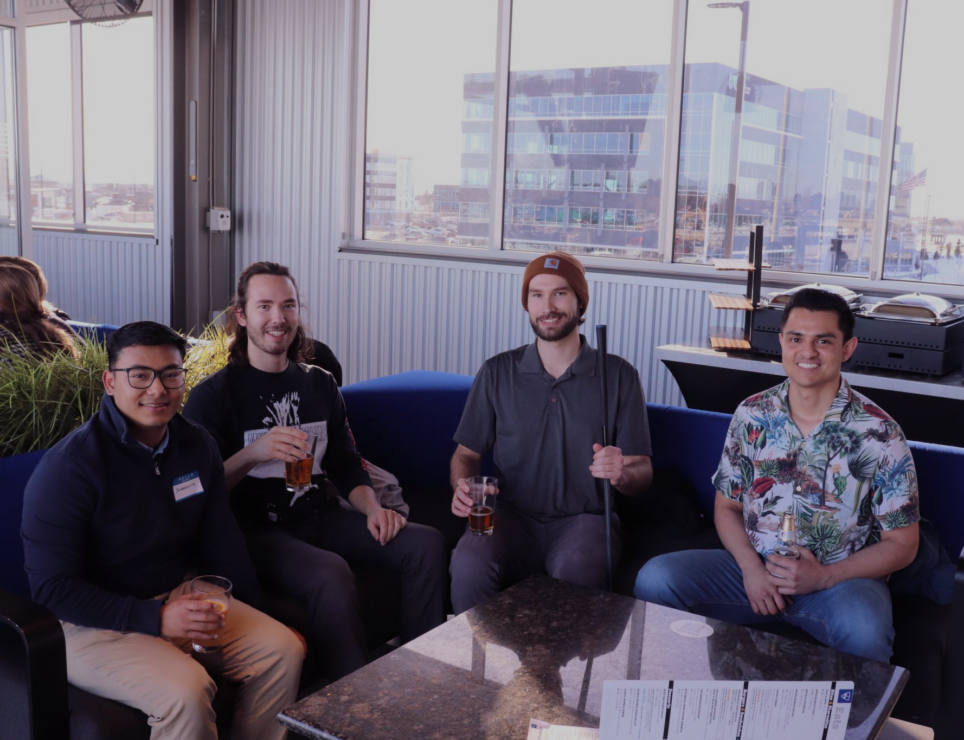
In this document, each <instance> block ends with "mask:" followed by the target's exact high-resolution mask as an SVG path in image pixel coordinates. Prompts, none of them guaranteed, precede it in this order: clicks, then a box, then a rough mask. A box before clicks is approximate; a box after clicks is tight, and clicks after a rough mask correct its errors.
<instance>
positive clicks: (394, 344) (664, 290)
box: [236, 0, 742, 404]
mask: <svg viewBox="0 0 964 740" xmlns="http://www.w3.org/2000/svg"><path fill="white" fill-rule="evenodd" d="M348 12H349V2H348V1H347V0H342V1H339V2H336V1H335V0H330V1H328V2H317V1H315V0H276V1H275V2H271V3H265V2H257V1H256V0H240V2H239V3H238V26H237V29H238V31H237V32H238V37H237V60H238V67H237V69H238V74H237V85H238V88H237V102H238V110H237V117H236V125H237V139H236V142H237V144H236V145H237V149H236V154H237V161H236V166H237V170H236V195H237V198H236V209H237V233H236V247H237V249H236V255H237V269H238V270H240V268H241V267H243V266H244V265H246V264H248V263H250V262H252V261H255V260H262V259H270V260H275V261H279V262H283V263H285V264H288V265H289V266H291V268H292V270H293V271H294V274H295V276H296V277H297V278H298V280H299V283H300V287H301V293H302V300H303V302H304V303H305V304H306V306H307V307H308V316H309V321H310V324H311V326H312V328H313V330H314V333H315V334H316V336H318V337H319V338H320V339H322V340H323V341H324V342H326V343H327V344H329V345H331V347H332V348H333V349H334V351H335V353H336V354H337V355H338V357H339V359H340V360H341V362H342V365H343V366H344V368H345V375H346V381H347V382H354V381H357V380H362V379H365V378H371V377H378V376H382V375H387V374H390V373H398V372H402V371H405V370H415V369H425V370H445V371H449V372H457V373H463V374H474V373H475V371H476V370H477V369H478V367H479V365H480V364H481V363H482V362H483V361H484V360H485V359H486V358H487V357H490V356H491V355H493V354H496V353H497V352H501V351H503V350H506V349H509V348H511V347H516V346H519V345H521V344H524V343H526V342H528V341H530V340H531V330H530V329H529V325H528V320H527V318H526V315H525V313H524V312H523V310H522V307H521V305H520V293H521V285H522V270H521V269H520V268H518V267H510V266H508V265H492V264H474V263H466V262H455V261H444V260H432V259H426V258H407V257H401V258H399V257H389V256H371V255H346V254H340V255H339V254H338V253H337V246H338V244H339V241H340V235H341V232H342V230H343V199H344V198H345V197H347V196H348V191H349V187H350V178H349V176H348V174H349V173H348V166H349V161H350V157H349V141H350V137H349V136H348V133H349V132H348V130H347V124H346V119H347V116H346V114H345V112H346V110H347V109H348V106H349V105H350V95H349V90H348V82H347V81H348V79H349V78H350V75H349V72H350V49H349V44H348V43H347V39H348V33H347V24H348V16H347V13H348ZM590 277H591V296H592V297H591V301H590V306H589V312H588V314H587V323H586V333H587V334H588V335H590V336H593V341H595V338H594V331H593V328H592V327H593V325H594V324H595V323H596V322H600V323H606V324H607V325H608V326H609V337H610V340H609V347H610V351H611V352H614V353H616V354H619V355H621V356H623V357H625V358H626V359H627V360H629V361H630V362H632V363H633V365H634V366H635V367H636V368H637V369H638V370H639V372H640V375H641V377H642V379H643V384H644V387H645V388H646V391H647V396H648V397H649V398H650V399H651V400H654V401H659V402H662V403H672V404H680V403H682V399H681V397H680V394H679V390H678V389H677V387H676V384H675V383H674V382H673V380H672V378H671V377H670V375H669V373H668V372H667V371H666V369H665V368H664V367H663V366H662V364H661V363H660V362H659V361H658V360H657V359H656V357H655V352H654V348H655V347H656V346H658V345H660V344H667V343H672V342H682V341H686V340H688V339H690V338H695V337H705V336H706V333H707V328H708V325H709V323H710V321H711V320H712V321H713V323H717V324H723V323H727V324H729V325H733V324H734V323H735V322H736V321H737V320H741V319H742V314H740V313H739V312H726V313H728V314H729V315H726V316H712V317H711V314H713V313H714V312H712V311H711V310H710V308H709V305H708V301H707V299H706V291H707V287H708V286H706V285H705V284H700V283H695V282H687V281H683V280H672V279H666V278H652V277H643V276H638V277H637V276H626V275H608V274H606V275H603V274H593V275H591V276H590ZM716 313H718V314H721V313H724V312H716Z"/></svg>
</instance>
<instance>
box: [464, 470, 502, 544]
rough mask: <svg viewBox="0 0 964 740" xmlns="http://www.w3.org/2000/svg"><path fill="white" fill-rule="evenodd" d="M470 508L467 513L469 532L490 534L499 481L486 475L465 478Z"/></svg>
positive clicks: (493, 522)
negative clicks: (470, 501)
mask: <svg viewBox="0 0 964 740" xmlns="http://www.w3.org/2000/svg"><path fill="white" fill-rule="evenodd" d="M466 482H467V483H468V484H469V495H470V496H471V497H472V508H471V510H470V511H469V531H470V532H471V533H472V534H479V535H482V534H492V528H493V526H494V525H495V498H496V495H497V493H498V490H499V481H498V480H497V479H496V478H492V477H491V476H487V475H476V476H473V477H471V478H467V479H466Z"/></svg>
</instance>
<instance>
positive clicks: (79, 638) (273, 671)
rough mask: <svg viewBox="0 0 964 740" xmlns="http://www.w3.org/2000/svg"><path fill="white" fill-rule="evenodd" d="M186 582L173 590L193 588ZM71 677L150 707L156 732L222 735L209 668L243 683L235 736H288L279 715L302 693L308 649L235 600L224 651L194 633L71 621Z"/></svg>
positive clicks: (179, 738)
mask: <svg viewBox="0 0 964 740" xmlns="http://www.w3.org/2000/svg"><path fill="white" fill-rule="evenodd" d="M189 589H190V583H189V582H188V583H183V584H181V585H180V586H179V587H178V588H176V589H175V590H174V591H172V592H171V594H170V596H168V597H166V598H174V597H177V596H180V595H182V594H184V593H186V592H187V591H188V590H189ZM62 624H63V628H64V637H65V638H66V642H67V680H68V681H70V683H71V684H73V685H74V686H77V687H79V688H81V689H84V690H85V691H89V692H90V693H92V694H96V695H97V696H103V697H106V698H108V699H113V700H115V701H119V702H121V703H123V704H128V705H130V706H132V707H136V708H137V709H139V710H141V711H142V712H144V713H145V714H146V715H147V721H148V724H150V726H151V740H159V739H160V738H171V739H172V740H187V739H188V738H190V739H191V740H195V739H197V740H209V739H210V740H215V739H216V738H217V736H218V733H217V729H216V727H215V723H214V710H213V709H212V708H211V701H212V700H213V699H214V693H215V684H214V681H213V680H212V679H211V677H210V676H209V675H208V672H209V671H210V672H211V673H215V674H219V675H222V676H224V677H226V678H228V679H230V680H232V681H235V682H237V683H239V684H241V686H240V688H239V691H238V698H237V701H236V702H235V707H234V717H233V719H232V723H231V728H232V729H231V734H232V737H234V738H237V739H238V740H263V739H277V740H282V739H283V738H284V737H285V728H284V727H283V726H282V725H280V724H278V723H277V722H276V721H275V715H277V714H278V712H280V711H281V710H282V709H284V708H285V707H286V706H289V705H291V704H292V703H294V701H295V697H296V694H297V691H298V681H299V678H300V676H301V662H302V658H303V651H302V647H301V643H300V642H299V641H298V638H296V637H295V635H294V633H293V632H292V631H291V630H289V629H288V628H287V627H285V626H284V625H283V624H281V623H280V622H277V621H275V620H274V619H272V618H271V617H269V616H267V615H266V614H262V613H261V612H259V611H258V610H256V609H253V608H252V607H250V606H248V605H247V604H243V603H242V602H240V601H238V600H237V599H232V600H231V608H230V610H229V612H228V618H227V624H226V625H225V628H224V629H223V630H222V631H221V638H222V639H221V645H222V648H221V650H220V651H219V652H216V653H208V654H205V655H196V654H193V653H192V652H191V641H190V640H187V639H176V640H173V641H169V640H167V639H165V638H163V637H154V636H153V635H145V634H142V633H139V632H115V631H113V630H100V629H92V628H89V627H79V626H77V625H75V624H70V623H68V622H63V623H62Z"/></svg>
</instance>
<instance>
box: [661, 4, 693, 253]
mask: <svg viewBox="0 0 964 740" xmlns="http://www.w3.org/2000/svg"><path fill="white" fill-rule="evenodd" d="M687 7H688V0H674V4H673V41H672V47H671V49H670V61H669V70H668V73H667V80H666V122H665V124H664V127H663V137H664V141H663V174H662V185H661V187H660V204H659V210H660V218H659V223H660V240H659V254H660V261H661V262H672V261H673V244H674V242H673V239H674V237H675V232H676V193H677V191H678V186H677V180H678V178H679V147H680V129H681V124H682V119H683V65H684V62H685V54H686V12H687Z"/></svg>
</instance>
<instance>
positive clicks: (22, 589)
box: [0, 450, 46, 596]
mask: <svg viewBox="0 0 964 740" xmlns="http://www.w3.org/2000/svg"><path fill="white" fill-rule="evenodd" d="M44 452H46V450H41V451H40V452H29V453H27V454H26V455H17V456H16V457H0V588H5V589H8V590H10V591H15V592H17V593H18V594H21V595H23V596H29V595H30V589H29V587H28V586H27V574H26V573H24V570H23V542H22V540H21V539H20V520H21V519H22V518H23V490H24V488H26V487H27V481H28V480H29V479H30V474H31V473H33V469H34V468H35V467H37V463H38V462H40V458H41V457H43V455H44Z"/></svg>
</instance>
